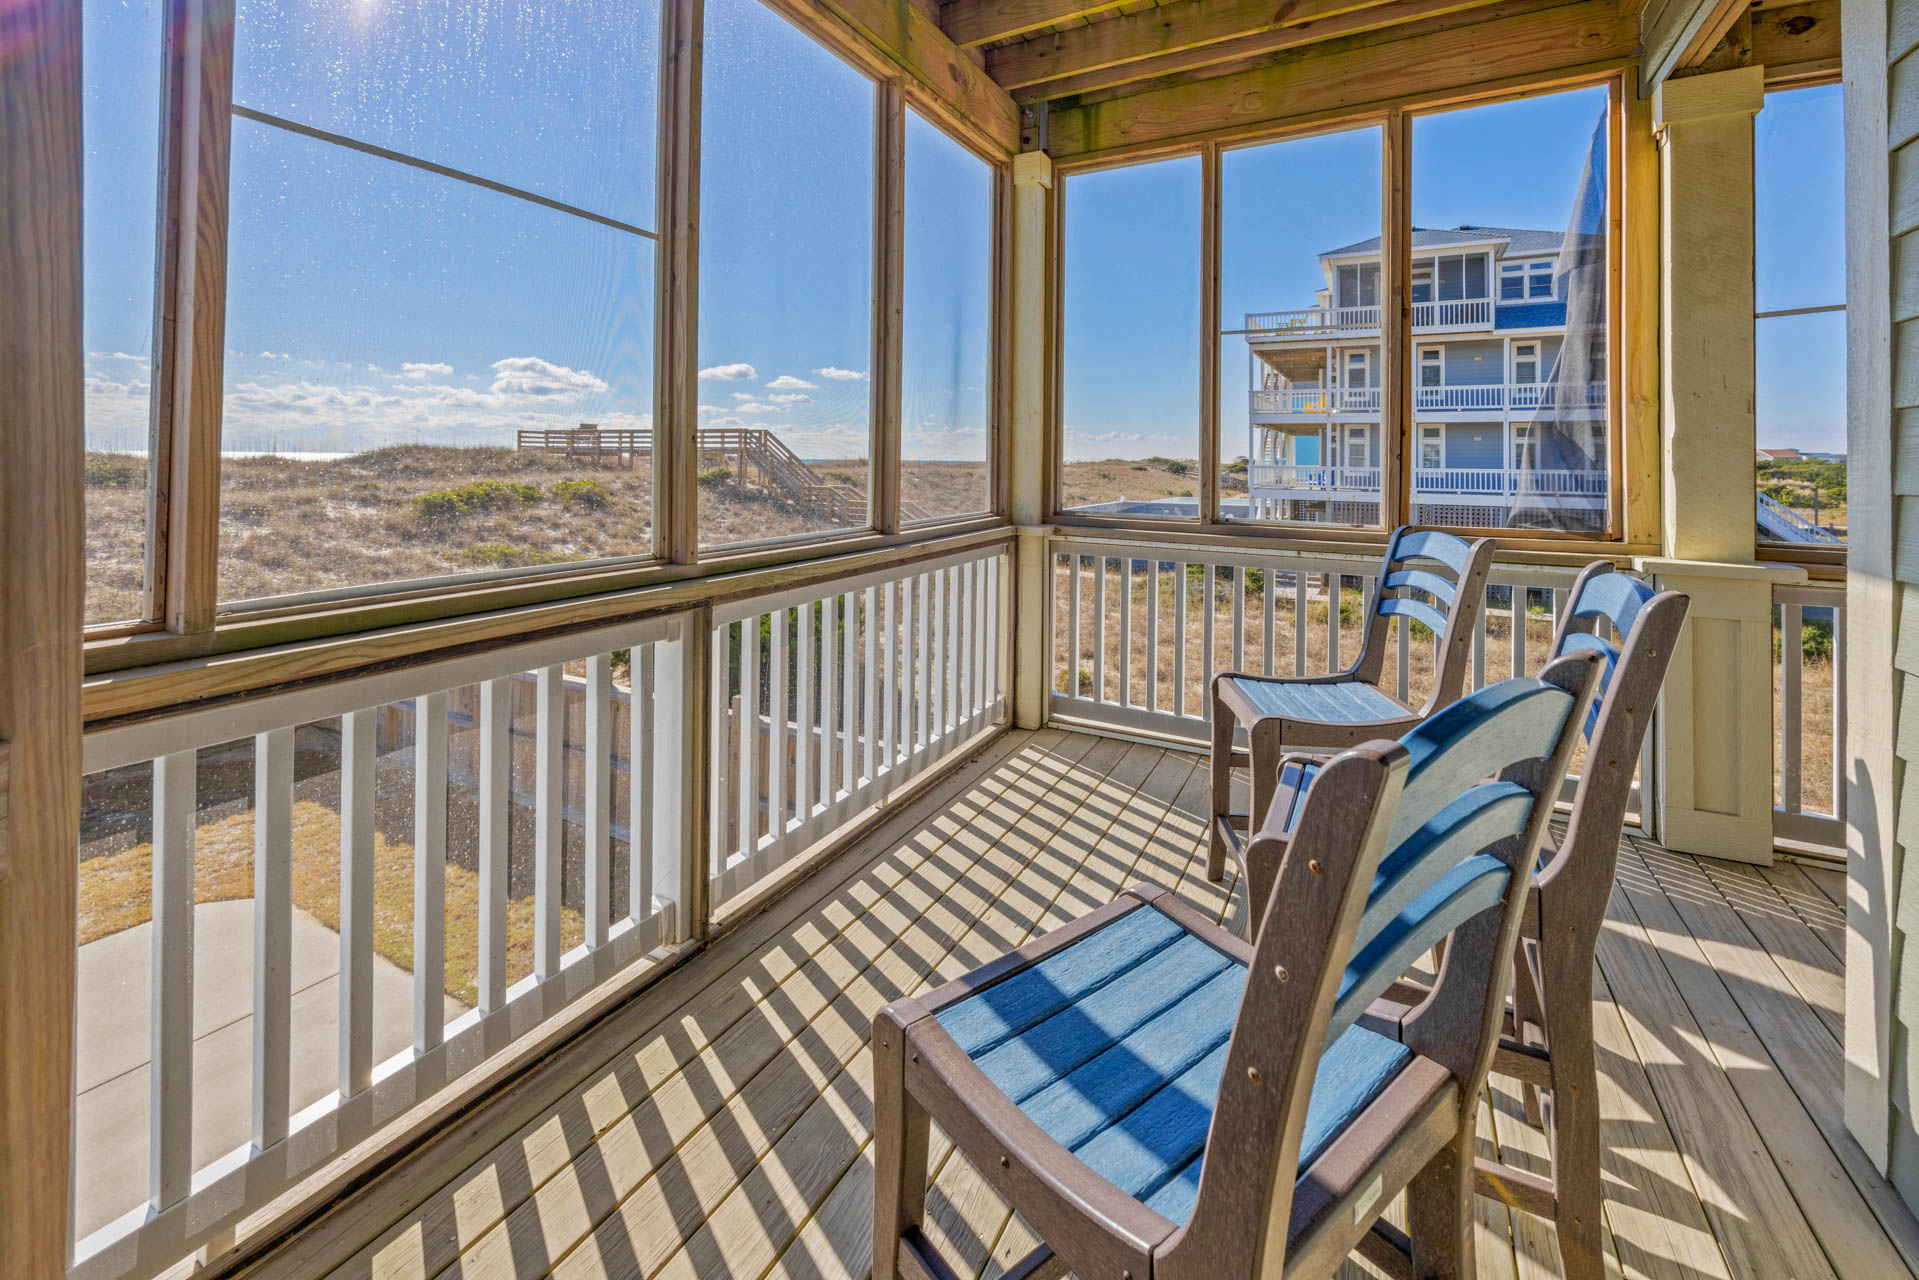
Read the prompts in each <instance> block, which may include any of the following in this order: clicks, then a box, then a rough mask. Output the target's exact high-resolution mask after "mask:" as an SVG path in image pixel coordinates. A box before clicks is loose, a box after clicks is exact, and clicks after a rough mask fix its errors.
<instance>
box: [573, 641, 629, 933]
mask: <svg viewBox="0 0 1919 1280" xmlns="http://www.w3.org/2000/svg"><path fill="white" fill-rule="evenodd" d="M632 713H633V706H632V703H631V702H629V703H628V704H627V714H628V716H629V717H630V716H631V715H632ZM585 756H586V761H585V766H586V768H585V775H586V776H585V782H586V788H585V790H586V795H585V809H586V815H585V816H586V832H585V835H586V892H585V895H584V898H585V903H586V945H587V946H588V947H603V946H605V945H606V937H607V931H608V930H609V929H610V928H611V927H612V924H613V905H612V897H613V655H612V654H610V653H596V654H594V655H593V656H592V657H590V658H588V659H587V660H586V751H585Z"/></svg>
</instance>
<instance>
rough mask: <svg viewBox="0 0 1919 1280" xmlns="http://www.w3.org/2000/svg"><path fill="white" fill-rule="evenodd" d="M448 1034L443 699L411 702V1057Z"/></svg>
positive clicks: (443, 696) (431, 697)
mask: <svg viewBox="0 0 1919 1280" xmlns="http://www.w3.org/2000/svg"><path fill="white" fill-rule="evenodd" d="M445 1033H446V694H444V693H428V694H423V695H421V696H420V697H417V698H415V699H414V700H413V1051H414V1052H415V1053H426V1052H428V1051H429V1050H432V1049H437V1048H438V1047H439V1046H440V1041H441V1040H442V1039H444V1038H445Z"/></svg>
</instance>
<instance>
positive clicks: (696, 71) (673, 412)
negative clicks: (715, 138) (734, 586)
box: [653, 0, 746, 564]
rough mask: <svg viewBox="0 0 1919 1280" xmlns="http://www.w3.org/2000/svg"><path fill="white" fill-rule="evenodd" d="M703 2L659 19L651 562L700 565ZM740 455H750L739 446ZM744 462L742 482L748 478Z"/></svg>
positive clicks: (676, 7)
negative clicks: (701, 81)
mask: <svg viewBox="0 0 1919 1280" xmlns="http://www.w3.org/2000/svg"><path fill="white" fill-rule="evenodd" d="M702 12H703V10H702V8H701V6H700V4H699V3H698V0H666V3H665V4H664V5H662V6H661V10H660V44H661V50H662V53H661V65H662V68H663V71H662V78H661V84H660V136H659V153H660V181H659V195H658V210H657V213H658V225H659V229H660V240H659V246H658V252H659V257H658V266H657V268H656V270H655V272H654V275H655V289H656V302H655V306H654V321H653V387H654V389H653V530H654V533H653V553H654V554H655V555H656V556H658V557H659V558H660V559H662V560H666V561H670V562H672V563H674V564H690V563H692V562H693V561H694V560H696V559H698V558H699V546H700V534H699V527H700V511H699V484H698V480H697V476H698V475H699V467H700V443H699V429H700V422H699V416H700V410H699V403H700V383H699V351H700V320H699V290H700V284H699V274H700V231H699V227H700V67H701V50H702V26H701V14H702ZM741 447H742V448H744V445H742V446H741ZM745 471H746V467H745V464H744V461H742V463H741V467H740V472H741V474H742V475H744V474H745Z"/></svg>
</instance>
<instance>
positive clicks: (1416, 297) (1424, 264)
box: [1412, 258, 1433, 302]
mask: <svg viewBox="0 0 1919 1280" xmlns="http://www.w3.org/2000/svg"><path fill="white" fill-rule="evenodd" d="M1412 300H1413V301H1414V302H1431V301H1432V300H1433V260H1432V259H1431V258H1426V259H1424V260H1422V261H1419V262H1415V263H1414V264H1413V283H1412Z"/></svg>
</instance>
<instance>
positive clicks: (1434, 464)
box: [1419, 427, 1446, 471]
mask: <svg viewBox="0 0 1919 1280" xmlns="http://www.w3.org/2000/svg"><path fill="white" fill-rule="evenodd" d="M1445 465H1446V428H1444V427H1421V428H1420V429H1419V466H1420V469H1421V470H1423V471H1437V470H1439V469H1440V468H1441V467H1444V466H1445Z"/></svg>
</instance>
